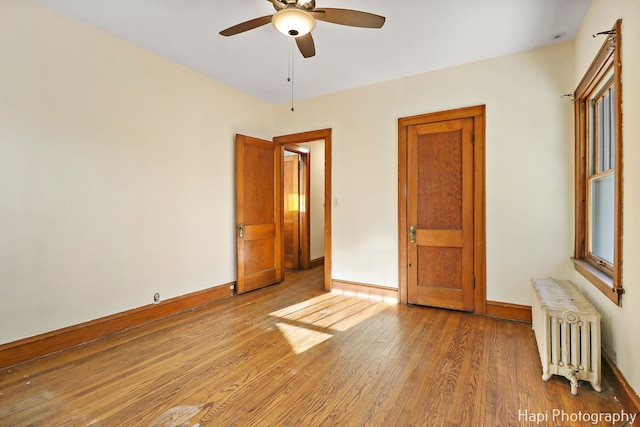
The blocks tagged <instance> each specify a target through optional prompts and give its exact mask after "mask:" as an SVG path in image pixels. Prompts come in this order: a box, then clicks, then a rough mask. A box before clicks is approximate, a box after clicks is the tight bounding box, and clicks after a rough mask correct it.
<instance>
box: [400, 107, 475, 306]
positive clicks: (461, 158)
mask: <svg viewBox="0 0 640 427" xmlns="http://www.w3.org/2000/svg"><path fill="white" fill-rule="evenodd" d="M473 126H474V123H473V119H472V118H463V119H456V120H446V121H440V122H434V123H427V124H417V125H413V126H409V127H408V129H407V177H408V178H407V180H408V185H407V222H408V226H409V243H408V249H407V255H408V263H409V272H408V275H409V277H408V302H409V303H413V304H420V305H428V306H434V307H442V308H449V309H456V310H464V311H474V229H473V228H474V197H473V196H474V183H473V179H474V173H473V172H474V160H473V159H474V150H473Z"/></svg>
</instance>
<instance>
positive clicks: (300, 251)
mask: <svg viewBox="0 0 640 427" xmlns="http://www.w3.org/2000/svg"><path fill="white" fill-rule="evenodd" d="M299 255H302V249H300V248H298V256H299Z"/></svg>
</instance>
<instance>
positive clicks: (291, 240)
mask: <svg viewBox="0 0 640 427" xmlns="http://www.w3.org/2000/svg"><path fill="white" fill-rule="evenodd" d="M299 157H300V156H299V155H298V154H294V155H286V156H284V164H283V168H282V177H283V186H284V206H283V210H284V230H283V233H284V267H285V268H291V269H296V270H297V269H298V268H300V252H301V251H300V188H299V187H300V186H299V184H300V174H299V172H300V166H299V165H300V160H299Z"/></svg>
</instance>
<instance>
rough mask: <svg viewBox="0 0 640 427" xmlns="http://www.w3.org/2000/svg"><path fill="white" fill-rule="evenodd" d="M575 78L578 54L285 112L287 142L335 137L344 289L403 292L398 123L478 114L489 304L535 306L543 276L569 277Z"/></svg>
mask: <svg viewBox="0 0 640 427" xmlns="http://www.w3.org/2000/svg"><path fill="white" fill-rule="evenodd" d="M573 68H574V65H573V43H572V42H567V43H562V44H558V45H554V46H550V47H545V48H540V49H536V50H531V51H527V52H522V53H518V54H513V55H508V56H503V57H498V58H494V59H490V60H485V61H481V62H476V63H472V64H467V65H462V66H459V67H454V68H449V69H445V70H440V71H435V72H429V73H424V74H420V75H416V76H413V77H409V78H404V79H400V80H394V81H389V82H385V83H381V84H376V85H371V86H366V87H361V88H358V89H353V90H349V91H343V92H339V93H336V94H332V95H326V96H322V97H318V98H313V99H309V100H306V101H299V102H297V103H296V109H295V112H291V111H290V110H289V106H288V105H282V106H279V107H278V108H277V109H276V118H275V126H276V133H277V134H286V133H293V132H299V131H305V130H312V129H321V128H326V127H330V128H332V129H333V135H332V140H333V153H332V164H333V177H332V187H333V197H334V206H333V248H332V250H333V274H332V276H333V278H335V279H342V280H348V281H354V282H361V283H369V284H375V285H383V286H392V287H395V286H397V285H398V245H397V239H398V230H397V215H398V214H397V198H398V195H397V182H398V176H397V173H398V172H397V171H398V169H397V145H398V142H397V120H398V118H400V117H406V116H410V115H415V114H422V113H428V112H434V111H440V110H447V109H451V108H459V107H466V106H472V105H478V104H486V106H487V139H486V141H487V160H486V166H487V167H486V170H487V173H486V183H487V297H488V299H489V300H495V301H508V302H512V303H520V304H530V285H529V283H530V278H531V277H532V276H543V277H544V276H560V277H566V276H567V275H569V274H570V272H571V263H570V261H569V256H570V254H571V250H572V249H571V248H572V241H571V238H572V223H571V221H572V186H571V177H572V175H571V169H570V165H571V153H572V151H571V145H570V144H568V143H567V141H570V140H571V138H572V133H571V132H572V125H571V122H572V104H571V102H570V100H568V99H566V98H565V99H563V98H561V95H562V94H564V93H567V92H571V91H572V90H573V87H574V82H573V78H572V76H573ZM336 198H337V199H338V200H337V202H338V203H337V206H336V205H335V199H336Z"/></svg>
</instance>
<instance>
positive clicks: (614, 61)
mask: <svg viewBox="0 0 640 427" xmlns="http://www.w3.org/2000/svg"><path fill="white" fill-rule="evenodd" d="M621 23H622V22H621V21H620V20H618V21H617V22H616V25H615V26H614V27H613V29H612V30H611V31H608V32H607V34H605V37H606V40H605V42H604V44H603V45H602V47H601V48H600V51H599V52H598V55H597V56H596V58H595V59H594V60H593V62H592V64H591V66H590V67H589V69H588V70H587V72H586V74H585V76H584V77H583V78H582V81H581V82H580V84H579V85H578V88H577V89H576V92H575V122H576V123H575V125H576V126H575V142H576V147H575V155H576V157H575V172H576V180H575V185H576V192H575V208H576V209H575V213H576V218H575V226H576V230H575V237H576V240H575V250H574V257H573V261H574V265H575V267H576V270H577V271H578V272H580V274H582V275H583V276H584V277H585V278H587V279H588V280H589V281H590V282H591V283H593V284H594V285H595V286H596V287H597V288H598V289H600V290H601V291H602V292H603V293H605V294H606V295H607V296H608V297H609V298H610V299H611V300H612V301H613V302H615V303H616V304H620V299H621V295H622V293H623V288H622V283H621V279H622V277H621V271H622V253H621V252H622V232H621V231H622V102H621V92H622V91H621V70H622V62H621V57H620V50H621V49H620V46H621Z"/></svg>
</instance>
